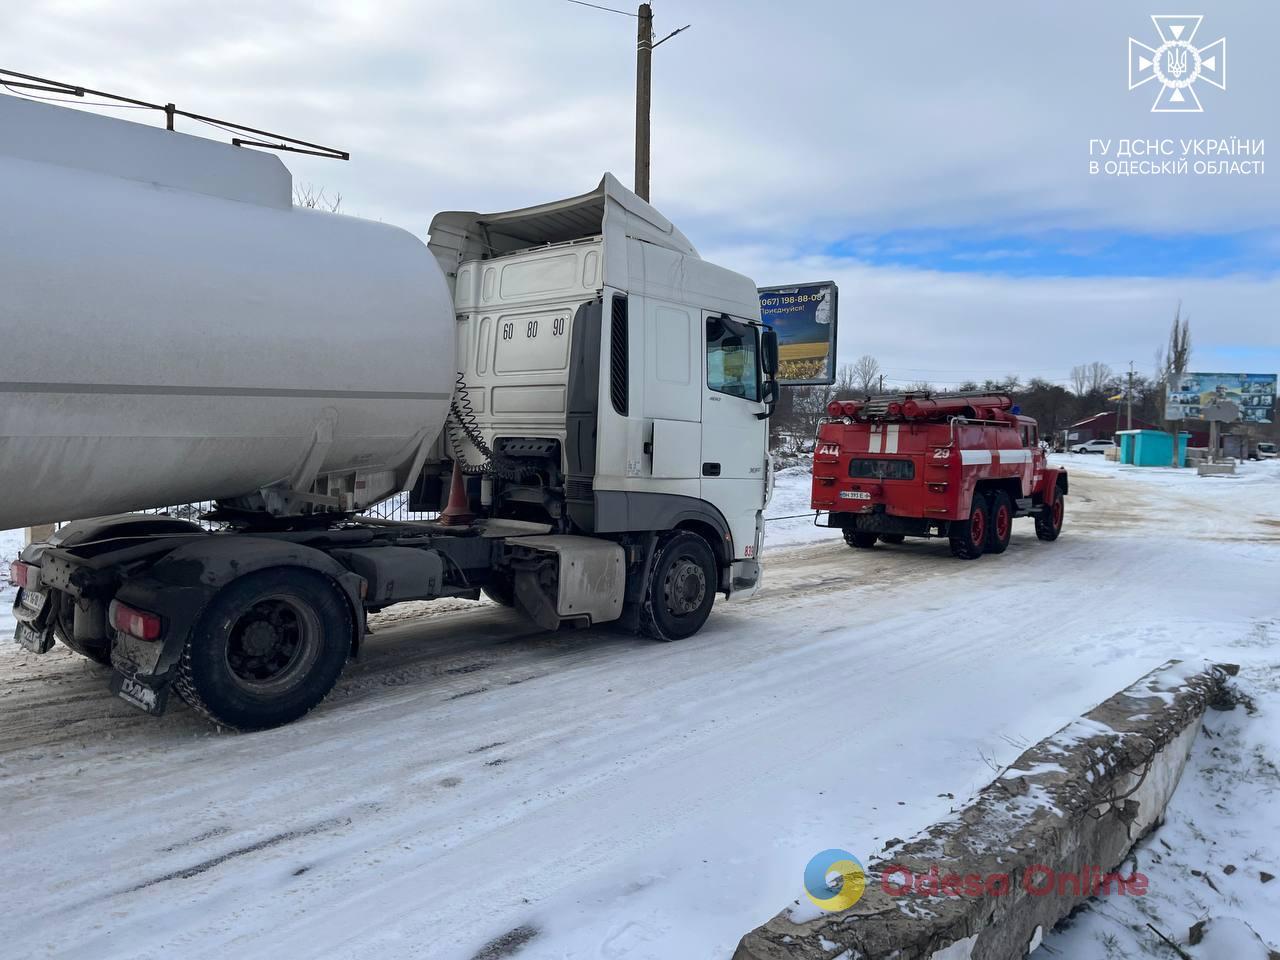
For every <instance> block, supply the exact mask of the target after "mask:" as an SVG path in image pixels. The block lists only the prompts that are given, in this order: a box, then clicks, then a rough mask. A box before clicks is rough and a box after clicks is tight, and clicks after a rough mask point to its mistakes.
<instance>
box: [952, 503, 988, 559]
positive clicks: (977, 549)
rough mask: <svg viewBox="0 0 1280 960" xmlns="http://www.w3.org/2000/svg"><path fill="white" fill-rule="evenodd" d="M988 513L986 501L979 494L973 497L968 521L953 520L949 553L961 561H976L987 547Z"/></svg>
mask: <svg viewBox="0 0 1280 960" xmlns="http://www.w3.org/2000/svg"><path fill="white" fill-rule="evenodd" d="M990 517H991V515H990V513H989V512H988V511H987V499H986V497H984V496H982V495H981V494H977V493H975V494H974V495H973V506H972V507H971V508H970V509H969V519H968V520H955V521H952V523H951V552H952V554H953V555H955V556H957V557H959V558H960V559H961V560H977V559H978V558H979V557H980V556H982V551H983V550H984V549H985V548H986V545H987V527H988V526H990Z"/></svg>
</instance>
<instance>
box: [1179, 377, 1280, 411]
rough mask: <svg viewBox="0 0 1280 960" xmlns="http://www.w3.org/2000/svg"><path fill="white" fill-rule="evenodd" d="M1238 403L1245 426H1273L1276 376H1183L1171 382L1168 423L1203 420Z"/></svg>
mask: <svg viewBox="0 0 1280 960" xmlns="http://www.w3.org/2000/svg"><path fill="white" fill-rule="evenodd" d="M1223 402H1229V403H1234V404H1235V405H1236V406H1237V407H1238V408H1239V409H1240V420H1241V421H1242V422H1244V423H1270V422H1271V421H1272V418H1273V415H1274V413H1273V412H1274V410H1275V405H1276V375H1275V374H1274V373H1183V374H1180V375H1175V376H1174V377H1173V378H1172V379H1171V380H1170V381H1169V393H1168V396H1167V397H1166V398H1165V411H1164V418H1165V419H1166V420H1203V419H1205V414H1206V411H1207V410H1208V409H1209V408H1211V407H1213V406H1214V405H1216V404H1219V403H1223Z"/></svg>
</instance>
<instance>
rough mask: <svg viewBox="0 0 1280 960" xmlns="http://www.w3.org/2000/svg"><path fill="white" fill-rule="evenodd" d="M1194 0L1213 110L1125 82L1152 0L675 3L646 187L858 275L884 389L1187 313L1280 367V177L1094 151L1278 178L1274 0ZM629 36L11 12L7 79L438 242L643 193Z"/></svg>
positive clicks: (845, 322)
mask: <svg viewBox="0 0 1280 960" xmlns="http://www.w3.org/2000/svg"><path fill="white" fill-rule="evenodd" d="M601 2H602V3H604V4H606V5H609V6H616V7H619V8H621V9H624V10H629V11H634V6H633V5H631V4H630V3H624V2H622V0H601ZM1185 6H1188V5H1187V4H1180V5H1175V8H1176V12H1184V11H1183V10H1182V7H1185ZM1190 6H1193V7H1195V10H1194V12H1195V13H1198V14H1203V15H1204V21H1203V22H1202V23H1201V25H1200V26H1199V28H1198V31H1197V33H1196V34H1195V36H1194V38H1193V44H1194V46H1196V47H1203V46H1205V45H1207V44H1210V43H1212V42H1213V41H1215V40H1217V39H1218V38H1219V37H1223V36H1225V37H1226V38H1227V44H1226V46H1227V71H1226V76H1227V89H1226V90H1225V91H1224V90H1219V89H1217V88H1215V87H1212V86H1209V85H1208V84H1207V83H1206V82H1204V81H1203V80H1200V81H1197V84H1196V86H1195V88H1194V89H1195V91H1196V93H1197V95H1198V96H1199V98H1200V100H1201V102H1202V103H1203V105H1204V112H1203V113H1199V114H1185V113H1184V114H1168V113H1152V112H1151V106H1152V104H1153V102H1154V100H1155V93H1156V87H1157V82H1152V83H1148V84H1146V85H1144V86H1142V87H1140V88H1138V89H1136V90H1133V91H1130V90H1129V89H1128V68H1129V61H1128V38H1129V37H1130V36H1131V35H1132V36H1134V37H1136V38H1137V39H1139V40H1141V41H1142V42H1144V43H1146V44H1148V45H1149V46H1152V47H1156V46H1159V45H1160V40H1159V38H1158V36H1157V33H1156V28H1155V25H1154V24H1153V23H1152V21H1151V19H1150V15H1151V14H1162V13H1166V12H1170V11H1167V10H1165V9H1164V7H1163V6H1162V5H1161V4H1160V3H1156V2H1155V0H1152V2H1151V3H1137V2H1126V3H1115V2H1114V0H1087V2H1086V0H1072V2H1067V0H1038V2H1036V3H1026V2H1025V0H1016V2H1015V0H999V2H997V0H986V2H972V3H955V2H954V0H950V2H946V0H918V2H915V3H910V4H888V3H870V2H862V0H825V2H818V0H791V2H774V0H657V2H655V4H654V11H655V17H656V27H657V31H658V35H659V36H662V35H664V34H666V33H667V32H669V31H670V30H672V29H674V28H676V27H678V26H682V25H684V24H686V23H688V24H692V28H691V29H690V30H688V31H687V32H685V33H682V34H680V35H679V36H678V37H676V38H675V39H673V40H672V41H671V42H670V43H668V44H666V45H664V46H662V47H661V48H660V49H659V50H658V51H657V52H656V53H655V68H654V77H655V79H654V159H653V201H654V203H655V205H657V206H658V207H659V208H660V209H661V210H663V212H665V213H666V214H667V215H668V216H670V217H671V218H672V219H673V220H675V221H676V222H677V223H679V224H680V225H681V227H682V229H683V230H684V231H685V233H686V234H688V235H689V237H690V238H691V239H692V240H693V241H694V243H696V244H697V245H698V246H699V248H700V250H701V251H702V253H703V255H704V256H707V257H708V258H710V259H714V260H716V261H717V262H720V263H722V264H724V265H725V266H729V267H731V268H733V269H736V270H739V271H741V272H744V273H747V274H748V275H750V276H751V277H753V278H754V279H755V280H756V281H757V282H758V283H759V284H760V285H762V286H763V285H772V284H781V283H788V282H798V281H805V280H818V279H828V278H834V279H835V280H837V281H838V282H839V283H840V286H841V300H840V305H841V321H842V326H841V336H840V339H841V351H840V352H841V359H842V360H850V359H853V358H854V357H856V356H857V355H859V354H862V353H872V354H874V355H875V356H877V357H878V358H879V359H880V360H881V363H882V364H883V366H884V368H885V369H886V371H887V372H888V375H889V377H890V379H891V380H895V381H908V380H916V379H929V380H932V381H933V382H935V383H939V384H944V385H945V384H946V383H948V381H959V380H963V379H966V378H969V377H975V378H979V379H981V378H983V377H986V376H1001V375H1004V374H1008V373H1019V374H1022V375H1024V376H1029V375H1040V376H1044V377H1046V378H1048V379H1056V380H1059V381H1065V380H1066V379H1067V376H1068V372H1069V370H1070V368H1071V367H1072V366H1073V365H1075V364H1077V363H1083V362H1088V361H1092V360H1102V361H1105V362H1107V363H1110V364H1111V365H1112V366H1114V367H1116V368H1117V369H1119V368H1121V367H1124V366H1127V364H1128V362H1129V361H1130V360H1133V361H1136V363H1137V365H1138V369H1139V370H1140V371H1148V370H1149V369H1150V368H1151V366H1152V355H1153V353H1154V351H1155V349H1156V347H1157V346H1158V345H1159V344H1160V343H1161V341H1162V340H1163V338H1164V337H1165V335H1166V333H1167V330H1168V326H1169V321H1170V319H1171V317H1172V315H1173V311H1174V308H1175V306H1176V305H1177V304H1178V302H1179V301H1181V302H1182V303H1183V309H1184V311H1185V312H1189V313H1190V314H1191V318H1192V329H1193V335H1194V339H1195V355H1194V358H1193V366H1194V367H1196V368H1198V369H1230V370H1241V369H1247V370H1249V371H1257V372H1275V371H1276V370H1277V369H1280V309H1278V305H1280V181H1278V180H1277V178H1280V166H1277V167H1276V169H1275V170H1274V172H1264V173H1262V174H1261V175H1238V174H1237V175H1225V176H1224V175H1214V176H1209V175H1203V176H1196V175H1195V174H1194V173H1191V174H1188V175H1182V176H1177V175H1173V176H1166V175H1161V176H1150V175H1149V176H1143V177H1108V176H1105V175H1099V176H1091V175H1090V173H1089V160H1090V155H1089V150H1090V141H1091V140H1092V139H1099V140H1110V141H1111V142H1112V147H1111V150H1112V155H1111V156H1110V157H1095V158H1094V159H1099V160H1103V161H1105V160H1106V159H1111V158H1113V157H1114V152H1115V150H1116V148H1117V147H1118V144H1119V141H1120V140H1121V139H1122V138H1127V139H1141V140H1148V139H1151V140H1162V139H1165V138H1169V139H1170V140H1172V142H1173V144H1174V145H1175V149H1177V150H1178V151H1179V153H1180V152H1181V148H1180V145H1179V141H1181V140H1183V139H1187V140H1203V139H1206V138H1212V139H1215V140H1219V139H1223V138H1232V137H1236V138H1240V139H1246V140H1263V141H1266V142H1267V146H1273V145H1274V147H1273V148H1274V149H1275V150H1276V151H1277V152H1278V155H1277V157H1276V158H1274V159H1273V161H1272V162H1273V163H1276V164H1280V130H1278V129H1277V127H1278V125H1280V110H1277V108H1276V107H1277V95H1280V58H1277V57H1276V56H1275V42H1276V38H1277V37H1278V36H1280V4H1275V3H1271V2H1263V0H1200V2H1199V3H1198V4H1191V5H1190ZM634 37H635V20H634V19H633V18H632V17H631V16H624V15H619V14H617V13H611V12H606V11H601V10H596V9H592V8H589V7H585V6H582V5H579V4H574V3H571V2H568V0H453V2H437V0H364V2H351V0H338V2H329V0H312V2H302V0H271V2H267V3H264V2H262V0H253V2H245V0H221V2H219V3H217V4H208V3H194V2H178V0H42V2H41V3H37V4H7V5H5V8H4V10H3V11H2V12H0V67H6V68H10V69H14V70H18V71H21V72H25V73H32V74H37V75H41V76H46V77H51V78H54V79H57V80H63V81H70V82H72V83H78V84H82V85H87V86H91V87H97V88H100V89H106V90H110V91H112V92H118V93H124V94H129V95H133V96H137V97H139V98H142V99H149V100H155V101H160V102H164V101H169V100H171V101H174V102H176V103H177V104H178V105H179V106H181V107H183V108H186V109H190V110H194V111H196V112H201V113H205V114H208V115H213V116H218V117H225V118H227V119H231V120H235V121H238V122H241V123H246V124H249V125H252V126H261V127H265V128H267V129H275V130H280V131H282V132H284V133H288V134H292V135H294V136H297V137H301V138H303V139H308V140H314V141H318V142H322V143H328V144H333V145H335V146H338V147H341V148H343V149H346V150H349V151H350V152H351V154H352V159H351V161H350V162H349V163H340V162H333V161H322V160H311V159H307V158H293V157H287V158H286V160H287V162H288V164H289V166H290V167H291V168H292V169H293V171H294V174H295V178H296V179H297V180H298V181H300V182H304V183H310V184H313V185H315V186H317V187H324V188H325V189H326V190H328V191H329V192H330V193H333V192H341V194H342V196H343V208H344V210H347V211H349V212H351V213H354V214H357V215H361V216H368V217H374V218H379V219H384V220H387V221H390V222H393V223H396V224H399V225H401V226H404V227H407V228H409V229H411V230H413V231H415V232H417V233H419V234H422V233H424V232H425V229H426V226H427V224H428V223H429V221H430V218H431V215H432V213H433V212H435V211H436V210H440V209H459V208H461V209H481V210H486V209H489V210H493V209H506V208H510V207H516V206H523V205H526V204H531V203H536V202H540V201H543V200H548V199H552V198H556V197H561V196H568V195H572V194H576V193H580V192H583V191H585V190H588V189H590V188H591V187H592V186H594V185H595V183H596V182H597V181H598V179H599V177H600V174H601V173H602V172H603V171H605V170H611V171H613V172H615V173H616V174H617V175H618V176H619V178H620V179H622V180H623V181H624V182H628V183H629V182H630V180H631V170H632V123H633V117H634V113H633V109H634V108H633V105H632V95H633V86H634V60H633V56H634V45H635V44H634ZM104 112H105V111H104ZM130 118H131V119H143V120H150V121H151V122H154V120H153V119H152V118H149V117H138V116H137V115H131V116H130ZM180 129H186V130H188V131H190V132H193V133H208V134H210V135H213V136H218V135H219V134H218V132H217V131H213V130H208V129H207V128H200V127H198V126H195V125H191V124H188V125H186V126H180ZM0 135H3V131H0ZM1139 159H1142V158H1139ZM1194 159H1196V158H1193V160H1194ZM1202 159H1208V158H1202ZM1245 159H1255V158H1245ZM1262 159H1263V160H1264V161H1265V160H1266V159H1267V158H1266V157H1265V156H1264V157H1263V158H1262Z"/></svg>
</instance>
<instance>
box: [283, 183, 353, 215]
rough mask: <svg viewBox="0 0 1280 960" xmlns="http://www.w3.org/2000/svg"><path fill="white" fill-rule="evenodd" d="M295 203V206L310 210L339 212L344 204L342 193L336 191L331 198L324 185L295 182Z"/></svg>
mask: <svg viewBox="0 0 1280 960" xmlns="http://www.w3.org/2000/svg"><path fill="white" fill-rule="evenodd" d="M293 205H294V206H295V207H305V208H306V209H308V210H324V211H327V212H328V213H337V212H338V208H339V207H341V206H342V194H340V193H335V194H334V195H333V197H332V198H330V197H329V196H328V195H327V194H326V193H325V190H324V187H318V188H317V187H315V186H313V185H312V184H310V183H295V184H294V185H293Z"/></svg>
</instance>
